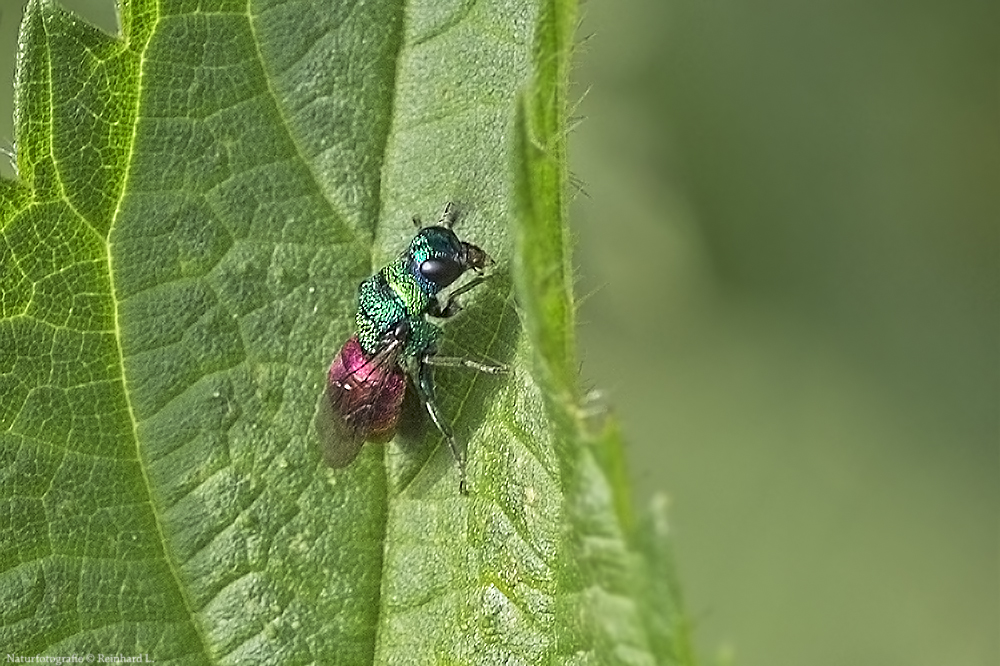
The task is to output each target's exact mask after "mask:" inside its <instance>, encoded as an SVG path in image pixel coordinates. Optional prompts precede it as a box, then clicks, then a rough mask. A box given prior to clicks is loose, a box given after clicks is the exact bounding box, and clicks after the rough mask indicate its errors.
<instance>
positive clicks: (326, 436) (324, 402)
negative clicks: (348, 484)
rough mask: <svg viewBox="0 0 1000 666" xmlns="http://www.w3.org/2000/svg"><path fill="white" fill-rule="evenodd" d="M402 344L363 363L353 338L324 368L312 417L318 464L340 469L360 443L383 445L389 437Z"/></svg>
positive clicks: (401, 387) (400, 384)
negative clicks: (326, 370)
mask: <svg viewBox="0 0 1000 666" xmlns="http://www.w3.org/2000/svg"><path fill="white" fill-rule="evenodd" d="M404 343H405V339H392V340H390V341H389V342H388V343H387V344H386V345H385V346H384V347H383V348H382V349H380V350H379V351H378V352H377V353H376V354H374V355H373V356H372V357H370V358H368V357H366V356H365V354H364V351H363V350H362V349H361V345H360V343H359V342H358V338H357V336H356V335H355V336H353V337H351V339H350V340H348V341H347V342H346V343H345V344H344V347H343V349H341V350H340V353H339V354H337V357H336V358H335V359H334V360H333V363H332V364H331V365H330V372H329V374H328V377H327V385H326V390H325V391H324V393H323V396H322V397H321V398H320V405H319V410H318V413H317V417H316V431H317V433H319V436H320V442H321V445H322V449H323V459H324V460H325V461H326V464H327V465H329V466H330V467H346V466H347V465H349V464H351V462H352V461H353V460H354V459H355V458H356V457H357V455H358V452H360V451H361V445H362V444H364V443H365V441H374V442H384V441H388V440H389V439H391V438H392V435H393V433H395V431H396V423H397V422H398V421H399V413H400V410H401V408H402V403H403V395H404V394H405V392H406V375H405V374H404V373H403V370H402V369H401V368H400V367H399V355H400V353H401V352H402V350H403V345H404Z"/></svg>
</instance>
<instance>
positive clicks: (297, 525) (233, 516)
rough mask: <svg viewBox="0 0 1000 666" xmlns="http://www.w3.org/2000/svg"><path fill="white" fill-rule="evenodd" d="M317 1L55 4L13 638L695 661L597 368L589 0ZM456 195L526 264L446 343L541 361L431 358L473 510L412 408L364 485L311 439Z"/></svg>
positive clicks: (470, 658)
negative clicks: (98, 14) (585, 190)
mask: <svg viewBox="0 0 1000 666" xmlns="http://www.w3.org/2000/svg"><path fill="white" fill-rule="evenodd" d="M316 4H317V3H313V2H308V1H306V0H251V2H249V3H247V2H246V0H241V1H240V2H236V1H235V0H170V1H166V0H162V1H160V2H157V1H156V0H132V1H130V2H123V4H122V7H121V24H122V35H121V38H120V39H115V38H112V37H110V36H108V35H106V34H104V33H101V32H100V31H98V30H96V29H94V28H92V27H91V26H88V25H86V24H84V23H82V22H80V21H78V20H77V19H75V18H74V17H73V16H71V15H69V14H67V13H65V12H64V11H62V10H61V9H59V8H58V7H57V6H55V5H54V4H51V3H50V2H46V1H45V0H35V1H33V2H32V3H31V4H30V5H29V7H28V10H27V12H26V15H25V18H24V24H23V27H22V33H21V40H20V61H19V65H18V81H17V91H16V94H17V100H16V108H17V117H16V137H17V165H18V174H19V180H18V182H16V183H14V182H3V183H0V213H2V214H3V217H2V222H0V278H2V282H0V286H2V288H0V396H2V400H0V459H2V467H0V469H2V471H0V507H2V508H0V526H2V530H0V609H3V610H2V611H0V612H2V621H0V642H2V643H3V645H4V646H5V649H6V652H7V653H9V654H14V655H34V654H46V655H52V656H61V655H68V654H72V653H74V652H76V653H80V654H85V653H92V654H105V655H108V654H117V653H121V654H123V655H125V656H130V655H137V654H148V655H149V658H150V659H152V660H155V661H157V662H169V663H177V664H216V663H234V664H236V663H238V664H244V663H262V664H306V663H319V664H334V663H335V664H368V663H373V662H374V663H394V664H395V663H415V664H421V663H427V664H431V663H434V664H436V663H455V664H459V663H461V664H489V663H498V664H500V663H503V664H516V663H526V664H534V663H574V664H584V663H608V664H611V663H622V664H652V663H678V662H679V663H690V657H689V654H688V653H687V652H686V651H685V650H686V648H684V646H685V645H686V639H685V633H684V628H683V627H684V625H683V617H682V615H681V614H680V612H679V610H678V608H679V607H678V605H677V602H676V586H675V585H674V584H673V583H672V582H667V583H664V582H663V581H667V580H668V577H667V576H668V574H669V571H670V567H669V564H664V562H665V560H664V557H663V553H664V552H665V551H664V548H665V547H666V542H665V540H664V538H663V535H662V534H661V533H660V532H661V531H662V530H661V531H657V530H654V529H644V530H641V531H640V533H639V534H636V533H635V528H634V526H633V519H632V517H631V510H630V508H629V505H628V501H627V497H628V489H627V485H626V484H625V481H624V476H625V475H624V462H623V457H622V454H621V443H620V439H619V437H618V435H617V430H616V428H615V426H614V423H613V422H612V421H611V420H610V419H607V418H605V417H603V416H601V415H600V413H599V412H600V409H597V408H595V407H594V405H591V404H585V402H586V401H582V400H581V398H580V396H579V395H578V391H577V388H576V361H575V354H574V348H575V343H574V340H573V326H574V321H573V302H572V298H571V269H570V257H569V249H568V243H567V228H566V225H565V202H564V196H565V194H564V190H565V182H566V173H565V169H566V167H565V148H564V140H565V86H566V78H567V71H568V58H569V53H570V49H571V46H572V39H573V27H574V26H575V21H576V17H575V6H574V3H572V2H563V1H560V0H550V1H549V2H542V1H541V0H508V1H506V2H491V3H474V2H469V1H456V2H439V1H437V0H421V1H420V2H414V3H409V4H401V3H395V2H389V1H388V0H375V1H374V2H368V3H329V4H330V6H329V7H325V8H319V7H317V6H316ZM451 200H453V201H457V202H458V203H459V206H460V209H461V211H462V212H463V215H462V218H461V220H460V222H459V232H460V234H461V235H462V236H463V237H465V238H468V239H469V240H470V241H472V242H474V243H476V244H477V245H480V246H481V247H483V248H485V249H487V250H488V251H489V252H490V253H491V254H492V255H493V256H494V257H495V258H496V259H497V260H498V270H497V271H496V274H495V276H494V277H493V279H491V280H490V281H489V282H488V283H487V284H486V285H484V286H483V287H481V288H478V289H476V290H475V291H474V292H471V293H470V294H469V298H468V299H466V300H465V301H464V303H465V304H466V305H467V307H466V309H465V312H464V313H463V316H462V317H460V318H458V320H457V321H455V322H454V323H451V324H449V326H448V328H447V331H446V343H445V349H444V350H443V351H444V353H452V354H462V355H467V356H471V357H477V358H486V359H492V360H495V361H499V362H503V363H505V364H508V365H509V366H510V368H511V372H510V373H509V374H508V375H506V376H503V377H487V376H477V375H475V374H474V373H469V372H463V371H461V370H451V369H441V371H440V372H438V373H437V383H438V385H439V391H440V393H441V395H440V397H441V401H442V408H443V411H444V413H445V414H446V417H447V418H448V419H449V421H450V422H452V423H453V424H454V427H455V430H456V434H457V435H458V436H459V438H460V441H461V443H463V444H466V445H467V446H468V451H469V483H470V488H471V494H470V496H469V497H463V496H461V495H460V494H459V493H458V476H457V472H456V469H455V466H454V462H453V460H452V458H451V454H450V453H449V451H448V447H447V446H443V445H442V441H441V437H440V436H439V435H437V433H436V431H435V430H434V429H433V428H432V427H429V426H428V424H427V423H426V422H425V420H424V419H423V418H422V417H421V416H420V413H419V411H418V410H411V411H410V412H408V413H407V414H405V415H404V423H403V426H402V427H401V430H400V434H399V435H398V436H397V437H396V439H395V440H394V442H392V443H390V444H388V445H386V446H384V447H382V446H377V445H368V446H366V447H365V448H364V450H363V451H362V454H361V455H360V456H359V458H358V460H357V461H356V462H355V463H354V464H353V465H352V466H350V467H349V468H347V469H344V470H331V469H328V468H326V467H325V466H324V465H323V464H322V463H321V461H320V457H319V453H318V446H317V440H316V433H315V429H314V425H313V417H314V414H315V412H316V408H317V404H318V400H319V397H320V395H321V392H322V388H323V385H324V382H325V371H326V367H327V366H328V365H329V363H330V360H331V358H332V357H333V355H334V354H335V353H336V351H337V349H338V348H339V346H340V345H341V344H342V343H343V341H344V340H345V339H346V338H347V337H348V336H349V335H350V334H351V332H352V328H353V318H354V301H355V297H356V288H357V284H358V282H359V281H360V280H362V279H363V278H365V277H366V276H368V275H369V274H370V273H371V272H372V271H373V270H374V269H375V268H377V267H378V266H379V265H381V264H382V263H384V262H385V261H386V260H387V259H388V258H391V257H392V256H394V255H395V254H397V253H398V252H399V251H400V250H401V249H402V248H403V247H404V246H405V243H406V242H407V240H408V239H409V238H410V237H411V236H412V234H413V227H412V224H411V221H410V219H411V217H412V216H413V215H414V214H419V215H421V216H424V217H431V216H434V215H436V214H437V212H439V211H440V210H441V208H442V207H443V205H444V203H445V202H447V201H451ZM417 407H418V408H419V406H417ZM640 537H641V538H640ZM644 544H645V545H644ZM640 549H641V550H640ZM640 552H642V553H645V555H641V554H640ZM671 580H672V579H671ZM656 581H660V583H662V584H660V585H659V586H657V584H656ZM651 590H657V592H656V593H655V594H654V593H651Z"/></svg>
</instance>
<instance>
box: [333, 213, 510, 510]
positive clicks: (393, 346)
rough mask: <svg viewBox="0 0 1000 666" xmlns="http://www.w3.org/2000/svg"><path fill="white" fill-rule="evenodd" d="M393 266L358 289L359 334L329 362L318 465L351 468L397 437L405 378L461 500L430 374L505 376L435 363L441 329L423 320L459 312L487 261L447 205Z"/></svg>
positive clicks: (481, 367)
mask: <svg viewBox="0 0 1000 666" xmlns="http://www.w3.org/2000/svg"><path fill="white" fill-rule="evenodd" d="M413 221H414V223H415V224H416V225H417V227H418V229H419V231H418V232H417V234H416V236H414V237H413V240H412V241H410V245H409V247H408V248H407V249H406V251H405V252H403V253H402V254H401V255H400V256H399V257H398V258H397V259H396V260H395V261H393V262H392V263H390V264H389V265H388V266H385V267H384V268H382V270H380V271H379V272H378V273H375V274H374V275H372V276H371V277H370V278H368V279H366V280H365V281H364V282H362V283H361V286H360V287H359V288H358V314H357V333H356V334H355V335H353V336H351V338H350V339H349V340H348V341H347V342H346V343H344V346H343V348H342V349H341V350H340V353H338V354H337V356H336V358H334V359H333V363H332V364H331V365H330V372H329V374H328V376H327V387H326V395H325V396H324V399H323V400H322V401H321V412H320V417H321V421H320V422H318V425H319V426H320V427H319V428H318V430H319V432H320V435H321V438H322V440H323V457H324V460H325V461H326V463H327V464H328V465H330V466H331V467H345V466H347V465H349V464H350V463H351V462H352V461H353V460H354V459H355V458H356V457H357V455H358V452H359V451H360V450H361V445H362V444H364V442H365V441H373V442H385V441H388V440H389V439H391V438H392V436H393V434H394V433H395V432H396V426H397V423H398V421H399V415H400V411H401V408H402V404H403V396H404V394H405V392H406V380H407V377H409V378H410V381H411V382H412V383H413V386H414V388H415V389H416V391H417V394H418V395H419V396H420V399H421V401H422V402H423V404H424V406H425V407H426V408H427V413H428V414H429V415H430V417H431V420H432V421H433V422H434V425H435V426H437V429H438V430H440V431H441V434H442V435H444V437H445V440H446V441H447V442H448V446H449V448H450V449H451V453H452V455H453V456H454V458H455V462H456V464H457V465H458V470H459V489H460V490H461V492H462V493H463V494H464V493H465V492H466V476H465V454H464V453H463V452H462V449H461V448H460V447H459V446H458V443H457V442H456V441H455V437H454V435H453V434H452V432H451V428H450V427H449V426H448V424H447V423H446V422H445V420H444V419H443V418H442V417H441V413H440V411H439V410H438V407H437V403H436V400H435V397H434V376H433V373H432V370H431V366H434V365H446V366H453V367H454V366H464V367H467V368H472V369H474V370H478V371H480V372H488V373H498V372H503V371H504V370H505V368H504V367H503V366H500V365H487V364H484V363H478V362H476V361H472V360H469V359H465V358H455V357H444V356H438V355H437V349H438V341H439V339H440V338H441V335H442V330H441V328H440V327H439V326H438V325H437V324H435V323H433V322H431V321H429V320H428V317H431V318H435V319H448V318H450V317H453V316H455V315H456V314H457V313H458V312H459V310H460V309H461V308H460V307H459V304H458V301H457V300H456V298H457V297H458V296H459V295H461V294H463V293H465V292H467V291H469V290H470V289H472V288H474V287H475V286H476V285H478V284H481V283H482V282H483V281H484V280H485V279H486V275H485V271H486V269H487V268H489V267H490V266H491V265H492V263H493V262H492V260H491V259H490V257H489V255H487V254H486V253H485V252H484V251H483V250H482V249H480V248H479V247H476V246H475V245H472V244H471V243H466V242H465V241H462V240H460V239H459V238H458V236H456V235H455V232H454V231H452V229H451V227H452V224H454V221H455V207H454V205H453V204H451V203H449V204H448V205H447V206H446V207H445V210H444V214H443V215H442V216H441V220H440V221H439V222H438V224H436V225H434V226H430V227H424V228H420V222H419V220H418V219H417V218H414V220H413ZM470 270H471V271H473V272H474V273H475V274H476V275H475V277H473V278H472V279H471V280H469V281H468V282H466V283H465V284H463V285H462V286H460V287H458V288H457V289H455V290H453V291H451V292H450V293H449V294H447V296H446V297H444V300H443V301H442V298H441V296H440V294H441V292H442V291H443V290H444V289H445V288H447V287H449V286H451V285H452V284H453V283H455V282H456V281H457V280H458V279H459V278H460V277H462V275H464V274H465V273H466V271H470Z"/></svg>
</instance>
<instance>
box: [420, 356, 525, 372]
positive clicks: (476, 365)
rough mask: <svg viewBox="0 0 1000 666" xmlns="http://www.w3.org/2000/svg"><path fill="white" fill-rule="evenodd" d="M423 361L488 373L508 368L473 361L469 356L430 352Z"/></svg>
mask: <svg viewBox="0 0 1000 666" xmlns="http://www.w3.org/2000/svg"><path fill="white" fill-rule="evenodd" d="M423 362H424V363H425V364H426V365H439V366H442V367H445V368H469V369H470V370H477V371H479V372H485V373H487V374H490V375H499V374H502V373H504V372H507V370H508V369H509V368H508V367H507V366H506V365H490V364H489V363H480V362H479V361H473V360H472V359H471V358H462V357H461V356H435V355H433V354H430V355H428V356H426V357H424V360H423Z"/></svg>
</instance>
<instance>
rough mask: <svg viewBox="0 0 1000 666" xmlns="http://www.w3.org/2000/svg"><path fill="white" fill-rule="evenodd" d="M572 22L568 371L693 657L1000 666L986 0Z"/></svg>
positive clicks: (106, 14)
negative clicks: (673, 596)
mask: <svg viewBox="0 0 1000 666" xmlns="http://www.w3.org/2000/svg"><path fill="white" fill-rule="evenodd" d="M23 4H24V2H23V0H0V39H2V44H3V48H2V49H0V65H2V66H0V77H2V80H0V89H2V90H6V91H7V92H6V93H4V94H2V95H0V139H2V140H4V141H7V142H9V140H10V139H11V137H12V136H13V132H12V127H11V121H10V116H11V93H10V91H11V86H12V81H13V63H14V54H15V41H16V33H17V26H18V23H19V21H20V16H21V7H22V6H23ZM63 4H64V5H65V6H67V7H68V8H70V9H73V10H74V11H77V12H78V13H80V14H81V15H82V16H84V17H85V18H87V19H89V20H91V21H93V22H95V23H97V24H98V25H100V26H102V27H104V28H105V29H107V30H112V29H113V28H114V25H115V18H114V10H113V5H112V2H111V0H75V1H71V0H66V1H65V2H64V3H63ZM582 9H583V22H582V25H581V30H580V37H581V44H580V47H579V55H578V58H577V68H576V70H575V72H574V79H575V81H576V84H577V85H576V87H575V90H574V99H578V100H580V99H581V98H582V101H580V103H579V106H578V107H577V109H576V113H577V114H578V115H580V116H581V117H583V118H584V120H583V122H582V123H581V124H580V125H579V126H578V127H577V128H576V129H575V130H574V132H573V134H572V136H571V142H570V149H571V154H572V166H573V171H574V175H575V176H576V178H577V179H578V180H579V182H580V183H581V184H582V188H583V190H584V191H585V195H584V194H581V195H579V196H577V198H576V201H575V203H574V205H573V227H574V232H575V236H576V239H577V248H576V258H577V264H578V266H579V270H578V274H579V282H578V290H579V294H580V295H581V309H580V320H581V328H580V339H581V345H582V357H583V372H584V375H585V377H586V380H587V382H588V383H589V385H591V386H593V387H595V388H599V389H601V390H602V391H603V393H604V395H605V396H606V401H607V403H608V404H609V405H611V406H612V409H613V410H614V411H616V412H617V413H618V414H619V415H620V416H621V418H622V420H623V422H624V426H625V430H626V433H627V435H628V442H629V447H630V449H629V455H630V459H631V466H632V470H633V476H634V478H635V480H636V488H637V495H638V497H639V499H640V501H645V498H647V497H648V496H649V495H650V494H651V493H652V492H654V491H656V490H665V491H667V492H668V494H669V496H670V497H671V503H672V504H671V505H672V515H673V519H674V521H673V522H674V529H675V534H676V536H677V549H678V559H679V564H680V569H681V571H680V575H681V579H682V581H683V583H684V587H685V592H686V597H687V607H688V610H689V612H690V613H691V615H692V617H693V619H694V622H695V626H696V638H697V643H698V645H699V647H700V650H701V652H702V653H703V654H704V655H706V656H707V657H708V658H707V659H706V660H705V661H706V662H709V663H711V662H713V661H714V660H715V658H716V657H720V658H721V660H722V661H724V662H725V661H726V660H728V659H732V660H734V661H735V663H736V664H739V665H740V666H863V665H869V664H871V665H873V666H885V665H895V664H899V665H903V666H995V665H997V664H1000V298H998V296H1000V290H998V287H1000V262H998V259H1000V233H998V232H1000V226H998V221H1000V198H998V189H1000V103H998V92H1000V78H998V74H1000V69H998V68H1000V7H998V3H996V2H995V1H992V0H989V1H988V0H982V1H973V0H960V1H958V2H950V3H944V2H930V1H929V0H911V1H910V2H906V3H902V2H891V3H890V2H796V1H794V0H760V1H759V2H755V3H746V2H737V1H736V0H629V1H623V0H617V1H616V0H590V1H589V2H586V3H585V4H584V5H583V8H582ZM584 38H586V39H584ZM585 93H586V94H585ZM7 173H10V172H9V170H8V171H7Z"/></svg>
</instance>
